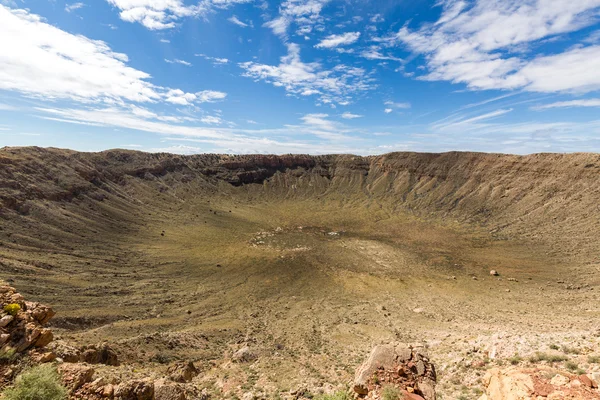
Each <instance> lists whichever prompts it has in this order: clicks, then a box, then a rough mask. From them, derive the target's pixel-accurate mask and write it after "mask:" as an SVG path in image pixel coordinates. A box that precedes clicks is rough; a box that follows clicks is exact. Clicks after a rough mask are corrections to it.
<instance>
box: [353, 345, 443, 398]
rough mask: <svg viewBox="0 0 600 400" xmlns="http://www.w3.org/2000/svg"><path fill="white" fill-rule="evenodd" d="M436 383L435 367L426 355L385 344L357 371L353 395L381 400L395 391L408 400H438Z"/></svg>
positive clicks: (401, 346)
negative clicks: (390, 390) (387, 391)
mask: <svg viewBox="0 0 600 400" xmlns="http://www.w3.org/2000/svg"><path fill="white" fill-rule="evenodd" d="M435 382H436V373H435V367H434V366H433V364H432V363H431V362H430V361H429V358H428V357H427V356H426V355H424V354H422V353H421V352H419V351H418V350H416V349H414V348H412V347H410V346H408V345H405V344H401V343H395V344H384V345H379V346H376V347H375V348H374V349H373V350H372V351H371V354H370V355H369V358H368V359H367V360H366V361H365V362H364V363H363V364H362V365H361V366H360V367H359V368H358V370H357V371H356V376H355V378H354V392H355V393H356V394H357V395H358V396H360V397H362V398H367V399H379V398H381V392H382V391H383V390H385V388H387V387H392V388H395V389H396V390H398V392H399V393H401V394H403V395H404V397H405V398H407V399H414V400H423V399H424V400H435V398H436V396H435Z"/></svg>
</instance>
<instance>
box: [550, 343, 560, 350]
mask: <svg viewBox="0 0 600 400" xmlns="http://www.w3.org/2000/svg"><path fill="white" fill-rule="evenodd" d="M550 348H551V349H552V350H558V349H560V347H558V345H557V344H551V345H550Z"/></svg>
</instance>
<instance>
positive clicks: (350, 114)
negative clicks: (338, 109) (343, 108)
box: [342, 112, 363, 119]
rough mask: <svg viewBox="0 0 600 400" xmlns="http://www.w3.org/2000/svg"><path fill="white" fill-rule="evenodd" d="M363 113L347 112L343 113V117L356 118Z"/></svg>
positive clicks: (360, 116)
mask: <svg viewBox="0 0 600 400" xmlns="http://www.w3.org/2000/svg"><path fill="white" fill-rule="evenodd" d="M362 117H363V115H359V114H352V113H351V112H345V113H343V114H342V118H344V119H355V118H362Z"/></svg>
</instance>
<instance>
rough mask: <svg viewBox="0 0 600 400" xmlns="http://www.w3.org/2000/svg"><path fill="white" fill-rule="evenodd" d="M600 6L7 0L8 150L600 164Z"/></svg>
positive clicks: (2, 103)
mask: <svg viewBox="0 0 600 400" xmlns="http://www.w3.org/2000/svg"><path fill="white" fill-rule="evenodd" d="M599 92H600V0H537V1H533V0H439V1H425V0H283V1H266V0H200V1H188V0H92V1H89V2H70V1H67V2H65V1H62V0H0V147H2V146H31V145H35V146H43V147H61V148H70V149H75V150H79V151H100V150H106V149H112V148H123V149H131V150H141V151H149V152H171V153H178V154H195V153H236V154H246V153H275V154H287V153H308V154H327V153H351V154H360V155H371V154H382V153H388V152H393V151H425V152H444V151H454V150H458V151H483V152H501V153H516V154H530V153H538V152H600V93H599Z"/></svg>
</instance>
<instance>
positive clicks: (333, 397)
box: [313, 391, 352, 400]
mask: <svg viewBox="0 0 600 400" xmlns="http://www.w3.org/2000/svg"><path fill="white" fill-rule="evenodd" d="M351 399H352V397H351V396H350V395H349V394H348V393H347V392H344V391H339V392H335V393H334V394H321V395H318V396H315V397H313V400H351Z"/></svg>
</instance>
